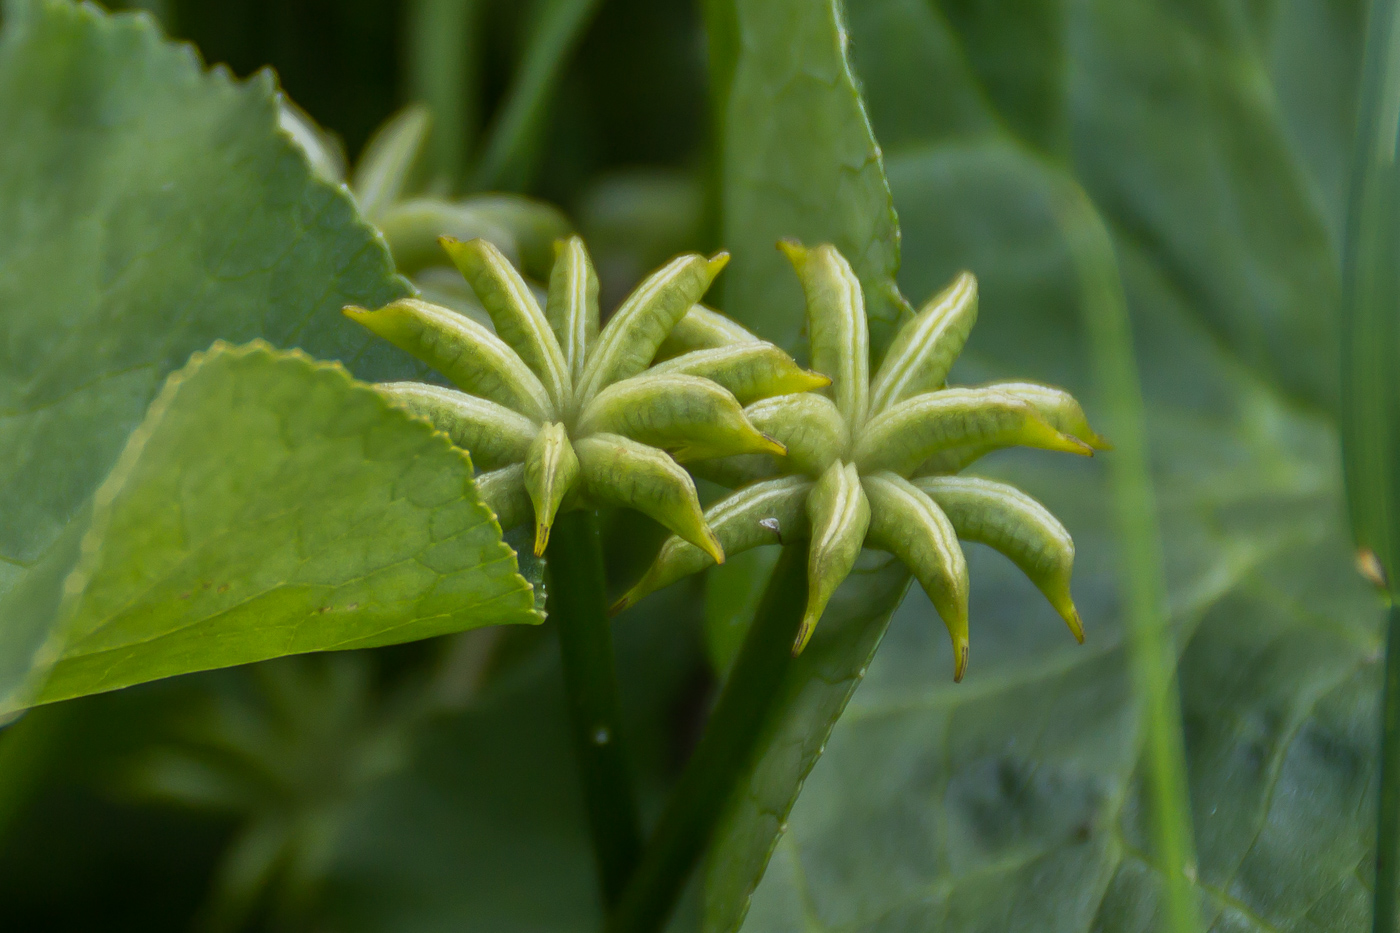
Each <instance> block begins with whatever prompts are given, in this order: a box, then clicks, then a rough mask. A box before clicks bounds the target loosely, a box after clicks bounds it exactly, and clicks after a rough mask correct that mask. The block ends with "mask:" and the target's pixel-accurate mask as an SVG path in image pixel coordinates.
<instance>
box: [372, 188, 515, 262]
mask: <svg viewBox="0 0 1400 933" xmlns="http://www.w3.org/2000/svg"><path fill="white" fill-rule="evenodd" d="M375 225H376V226H378V227H379V232H380V233H383V234H384V240H385V242H386V243H388V244H389V252H391V253H393V255H394V265H396V266H397V267H398V270H399V272H401V273H403V274H404V275H413V274H415V273H417V272H419V271H421V270H423V269H426V268H428V267H429V266H445V265H447V263H446V262H445V261H444V259H443V253H442V245H441V244H440V243H439V242H438V238H439V237H442V236H450V237H453V238H455V239H458V240H474V239H476V238H477V237H484V238H485V239H487V240H490V241H491V242H492V243H495V244H496V246H497V247H499V248H500V250H501V251H502V252H504V253H505V254H506V255H507V256H509V257H511V259H512V260H514V259H515V258H517V255H518V253H519V247H518V244H517V243H516V240H515V235H514V234H513V233H512V232H511V231H510V230H509V229H508V228H506V227H503V226H501V225H500V223H499V222H498V221H497V220H496V219H495V218H492V217H489V216H483V215H481V214H478V213H477V212H475V211H473V210H472V209H471V208H470V207H467V206H465V205H461V204H454V203H453V202H451V201H444V200H442V199H440V198H411V199H409V200H407V201H400V202H398V203H397V204H391V205H389V206H388V207H386V208H385V209H384V211H383V213H382V214H381V216H380V217H379V220H378V221H376V224H375Z"/></svg>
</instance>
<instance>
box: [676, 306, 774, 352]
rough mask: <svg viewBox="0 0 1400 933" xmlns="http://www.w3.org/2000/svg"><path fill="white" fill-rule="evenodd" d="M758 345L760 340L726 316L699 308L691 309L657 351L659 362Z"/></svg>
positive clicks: (692, 307) (702, 307) (693, 307)
mask: <svg viewBox="0 0 1400 933" xmlns="http://www.w3.org/2000/svg"><path fill="white" fill-rule="evenodd" d="M758 342H759V339H758V337H756V336H755V335H754V334H752V333H750V332H749V331H748V330H746V329H744V328H743V327H741V326H740V325H738V324H736V323H734V322H733V321H731V320H730V319H729V318H727V317H725V316H724V315H723V314H720V313H719V312H718V311H712V310H710V309H709V308H707V307H705V306H704V305H702V304H696V305H691V307H690V310H689V311H687V312H686V313H685V316H684V317H683V318H681V319H680V321H679V322H677V324H676V326H675V327H673V328H671V332H670V333H669V334H667V335H666V339H665V340H663V341H661V346H659V347H657V349H656V360H657V361H658V362H659V361H662V360H669V359H671V358H672V357H676V356H680V355H681V354H682V353H690V352H692V351H695V350H717V349H719V348H720V347H731V346H734V345H735V344H740V343H758Z"/></svg>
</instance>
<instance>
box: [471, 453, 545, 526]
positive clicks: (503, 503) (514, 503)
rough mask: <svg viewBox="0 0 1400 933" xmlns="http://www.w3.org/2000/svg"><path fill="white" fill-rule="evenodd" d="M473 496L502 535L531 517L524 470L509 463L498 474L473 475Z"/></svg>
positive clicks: (521, 465) (522, 465) (532, 509)
mask: <svg viewBox="0 0 1400 933" xmlns="http://www.w3.org/2000/svg"><path fill="white" fill-rule="evenodd" d="M476 494H477V495H478V496H480V497H481V501H482V502H483V503H485V505H486V507H487V508H488V509H490V510H491V511H492V512H495V513H496V522H497V523H498V524H499V525H500V526H501V529H502V530H503V531H505V530H509V529H511V528H514V527H516V526H517V525H523V524H525V523H526V522H528V521H529V520H530V516H531V515H533V514H534V507H533V506H532V505H531V504H530V495H529V493H527V492H526V491H525V466H524V464H520V463H513V464H511V465H510V466H508V467H502V468H501V469H499V470H492V471H490V472H489V473H478V474H477V475H476Z"/></svg>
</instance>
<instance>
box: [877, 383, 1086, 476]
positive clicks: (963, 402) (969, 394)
mask: <svg viewBox="0 0 1400 933" xmlns="http://www.w3.org/2000/svg"><path fill="white" fill-rule="evenodd" d="M969 445H971V446H984V447H987V448H989V449H994V448H997V447H1013V446H1017V445H1020V446H1024V447H1038V448H1040V449H1042V450H1059V451H1064V452H1066V453H1076V454H1083V455H1085V456H1088V455H1090V454H1092V453H1093V449H1092V448H1091V447H1089V446H1088V445H1087V444H1085V443H1083V442H1081V441H1078V440H1075V439H1074V438H1072V437H1070V436H1069V435H1067V434H1061V433H1060V432H1059V431H1056V430H1055V429H1054V428H1052V427H1051V426H1050V425H1048V424H1046V423H1045V421H1044V419H1042V418H1041V417H1040V415H1039V414H1037V413H1036V411H1035V409H1034V408H1032V407H1031V406H1030V405H1028V404H1027V403H1025V402H1023V401H1021V400H1020V399H1016V398H1012V397H1011V396H1009V395H1004V394H1002V393H1000V392H996V391H994V390H991V389H944V390H942V391H941V392H925V393H924V394H922V395H916V396H914V397H913V398H910V399H905V400H904V401H902V402H900V403H899V404H897V405H895V406H893V407H892V408H890V409H889V410H888V411H886V412H885V413H883V414H881V415H878V416H876V417H875V418H873V419H871V421H870V423H869V424H867V425H866V426H865V430H864V431H862V432H861V437H860V442H859V443H858V444H857V445H856V450H855V461H856V462H857V463H859V464H860V468H861V469H862V470H863V471H865V472H868V473H874V472H876V471H878V470H890V471H893V472H895V473H898V474H900V475H901V476H906V475H908V474H909V473H910V472H911V471H912V470H913V469H914V468H915V467H917V466H919V465H920V464H921V463H923V462H924V461H925V460H927V459H928V458H929V457H931V456H933V455H934V454H936V453H938V452H939V451H940V450H946V449H949V448H953V447H963V446H969Z"/></svg>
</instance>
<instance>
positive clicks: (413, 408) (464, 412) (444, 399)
mask: <svg viewBox="0 0 1400 933" xmlns="http://www.w3.org/2000/svg"><path fill="white" fill-rule="evenodd" d="M375 389H376V390H378V391H379V393H380V394H382V395H384V396H387V397H388V398H389V399H390V400H392V401H393V402H394V403H395V404H396V405H399V406H400V407H402V408H405V409H407V410H408V411H410V412H412V413H413V414H415V415H418V416H419V417H422V418H426V419H427V420H428V421H429V422H431V423H432V425H433V427H435V428H437V429H438V430H439V431H441V432H442V433H444V434H446V435H447V436H448V437H450V438H452V443H454V444H456V445H457V446H458V447H461V448H462V449H463V450H465V451H467V453H469V454H471V458H472V464H473V465H474V466H476V468H477V469H479V470H492V469H495V468H496V467H499V466H503V465H505V464H507V463H519V462H520V461H522V460H524V459H525V453H526V451H528V450H529V449H530V443H531V442H532V441H533V440H534V439H535V435H536V434H537V433H538V432H539V430H540V426H539V425H538V424H536V423H535V422H533V421H531V420H530V419H529V418H526V417H525V416H524V415H522V414H520V413H518V412H514V411H511V410H510V409H509V408H506V407H505V406H504V405H498V404H497V403H495V402H492V401H488V400H487V399H484V398H477V397H476V396H474V395H467V394H466V393H465V392H458V391H457V390H456V389H448V388H444V387H443V386H435V385H428V384H426V383H422V382H386V383H381V384H379V385H376V386H375Z"/></svg>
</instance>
